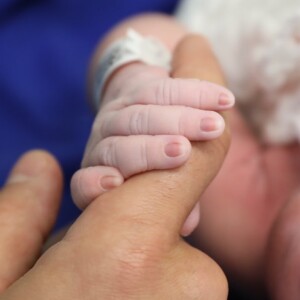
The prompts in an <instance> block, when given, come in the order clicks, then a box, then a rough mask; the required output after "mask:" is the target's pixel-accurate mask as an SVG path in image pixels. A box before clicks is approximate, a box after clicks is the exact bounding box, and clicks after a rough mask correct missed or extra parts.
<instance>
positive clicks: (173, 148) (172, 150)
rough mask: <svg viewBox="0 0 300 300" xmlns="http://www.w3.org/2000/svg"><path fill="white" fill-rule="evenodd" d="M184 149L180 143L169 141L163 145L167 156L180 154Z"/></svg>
mask: <svg viewBox="0 0 300 300" xmlns="http://www.w3.org/2000/svg"><path fill="white" fill-rule="evenodd" d="M185 151H186V149H185V146H184V145H182V144H180V143H170V144H167V145H166V146H165V153H166V155H167V156H169V157H176V156H180V155H182V154H183V153H184V152H185Z"/></svg>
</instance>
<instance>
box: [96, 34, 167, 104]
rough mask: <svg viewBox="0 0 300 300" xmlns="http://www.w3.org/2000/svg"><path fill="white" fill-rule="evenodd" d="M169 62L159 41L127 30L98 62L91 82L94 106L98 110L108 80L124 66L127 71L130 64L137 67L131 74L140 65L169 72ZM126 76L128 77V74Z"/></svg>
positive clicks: (165, 49) (165, 51) (165, 50)
mask: <svg viewBox="0 0 300 300" xmlns="http://www.w3.org/2000/svg"><path fill="white" fill-rule="evenodd" d="M170 61H171V53H170V52H169V51H168V50H167V48H165V46H164V45H163V44H162V43H161V42H160V41H158V40H156V39H154V38H152V37H144V36H142V35H140V34H139V33H137V32H136V31H134V30H132V29H129V30H128V32H127V35H126V37H124V38H122V39H120V40H118V41H116V42H115V43H113V44H112V45H111V46H110V47H108V48H107V50H106V51H105V53H104V54H103V55H102V56H101V58H100V60H99V62H98V65H97V68H96V72H95V76H94V78H93V82H92V97H93V99H92V100H93V104H94V106H95V107H96V108H97V109H98V108H99V105H100V99H101V98H102V96H103V91H104V88H105V87H106V85H107V82H108V80H109V79H110V77H112V75H113V74H114V73H115V72H116V71H117V70H118V71H119V69H120V68H122V67H124V66H126V69H127V68H128V66H127V65H128V64H130V65H134V66H135V67H137V68H136V69H137V70H134V69H135V67H134V68H133V70H131V72H137V71H138V69H139V68H140V67H142V65H148V66H154V67H155V66H156V67H159V68H163V69H164V70H166V71H169V69H170ZM118 73H119V72H118ZM127 75H128V76H130V72H129V73H128V74H127Z"/></svg>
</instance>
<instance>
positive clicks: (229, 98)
mask: <svg viewBox="0 0 300 300" xmlns="http://www.w3.org/2000/svg"><path fill="white" fill-rule="evenodd" d="M233 104H234V96H233V94H225V93H221V95H220V97H219V105H221V106H231V105H233Z"/></svg>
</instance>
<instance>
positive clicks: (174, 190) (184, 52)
mask: <svg viewBox="0 0 300 300" xmlns="http://www.w3.org/2000/svg"><path fill="white" fill-rule="evenodd" d="M196 54H197V55H196ZM204 57H205V59H204ZM190 60H192V62H190ZM191 64H192V65H193V68H192V67H191ZM187 65H190V69H188V70H187V69H186V66H187ZM174 66H176V67H175V70H174V72H173V75H174V76H177V77H178V76H188V77H189V78H193V77H194V78H199V79H202V78H204V77H207V76H206V72H208V71H207V70H209V72H210V73H211V74H214V73H217V75H214V78H215V80H216V81H217V83H224V81H223V79H222V75H221V74H219V72H220V69H219V66H218V64H217V63H216V60H215V57H214V55H213V53H212V52H211V50H210V47H209V45H208V44H207V43H206V42H205V41H204V40H203V39H202V38H199V37H198V36H196V35H192V36H189V37H187V38H186V39H185V40H184V41H183V42H182V43H181V44H180V45H179V47H178V49H177V51H176V52H175V62H174ZM210 77H211V78H212V76H210ZM205 79H209V78H208V77H207V78H205ZM228 147H229V134H228V131H227V130H225V132H224V134H223V135H222V136H221V137H220V138H219V139H216V140H213V141H208V142H202V143H198V144H194V147H193V152H192V154H191V158H190V159H189V160H188V162H187V163H186V164H185V165H184V166H183V167H181V168H179V169H176V170H169V171H159V172H148V173H146V174H142V175H140V176H135V177H132V178H130V179H129V180H127V181H126V182H125V183H124V184H123V185H122V186H120V187H119V188H118V189H115V190H113V191H110V192H107V193H105V194H104V195H103V196H102V197H101V199H99V201H97V200H96V201H94V202H93V204H92V205H91V206H90V207H88V208H87V210H86V211H85V213H84V214H83V216H82V218H81V220H80V222H78V223H77V224H80V223H81V222H87V224H86V226H81V228H89V227H90V226H95V224H96V223H97V222H95V223H93V225H91V224H90V223H89V220H88V218H87V216H88V215H89V214H97V215H99V220H101V222H107V223H111V222H112V220H113V223H114V224H122V225H121V227H122V229H124V228H125V224H124V221H126V222H129V223H130V222H135V223H137V224H152V229H153V230H154V228H156V229H158V228H159V230H160V231H161V232H164V233H165V234H167V235H169V237H170V238H171V239H172V240H173V241H174V240H178V236H179V235H180V230H181V228H182V226H183V223H184V221H185V220H186V218H187V216H188V215H189V213H190V212H191V210H192V208H193V207H194V206H195V204H196V202H197V200H198V199H199V196H200V195H201V193H202V192H203V191H204V190H205V188H206V187H207V185H208V184H209V183H210V181H211V180H212V178H213V177H214V176H215V175H216V173H217V171H218V170H219V168H220V167H221V165H222V162H223V160H224V158H225V154H226V152H227V150H228ZM116 208H117V209H116ZM91 210H92V212H91ZM88 224H89V225H88ZM96 226H97V228H100V227H101V226H100V225H99V224H97V225H96ZM76 227H77V226H76ZM97 228H94V229H91V228H89V230H92V232H93V230H95V232H97V231H98V230H97ZM141 233H142V234H144V233H143V232H142V231H141ZM156 233H157V230H156ZM98 234H99V232H98ZM148 236H149V235H148Z"/></svg>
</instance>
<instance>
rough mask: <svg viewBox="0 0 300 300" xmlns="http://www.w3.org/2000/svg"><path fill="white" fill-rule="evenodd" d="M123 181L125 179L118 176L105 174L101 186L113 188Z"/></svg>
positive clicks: (108, 188) (106, 188)
mask: <svg viewBox="0 0 300 300" xmlns="http://www.w3.org/2000/svg"><path fill="white" fill-rule="evenodd" d="M122 183H123V179H122V178H121V177H118V176H105V177H103V178H102V179H101V186H102V188H103V189H105V190H111V189H113V188H115V187H117V186H119V185H121V184H122Z"/></svg>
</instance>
